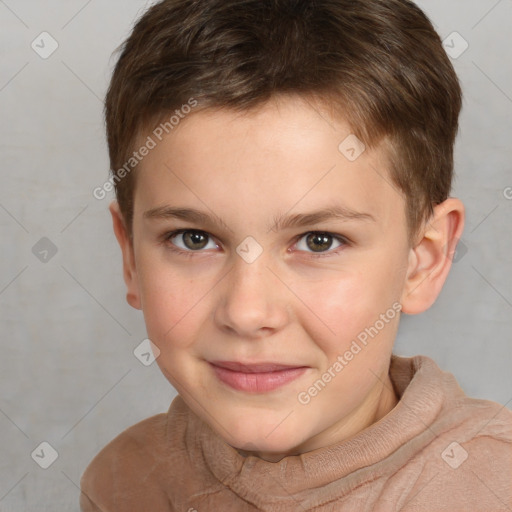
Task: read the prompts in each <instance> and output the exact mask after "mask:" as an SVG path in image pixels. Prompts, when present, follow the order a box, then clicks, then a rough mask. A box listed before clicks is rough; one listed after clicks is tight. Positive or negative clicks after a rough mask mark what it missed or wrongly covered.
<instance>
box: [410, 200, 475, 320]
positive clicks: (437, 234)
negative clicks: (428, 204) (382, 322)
mask: <svg viewBox="0 0 512 512" xmlns="http://www.w3.org/2000/svg"><path fill="white" fill-rule="evenodd" d="M464 216H465V213H464V205H463V204H462V201H460V200H459V199H456V198H449V199H447V200H446V201H444V202H443V203H441V204H438V205H437V206H436V207H435V208H434V214H433V215H432V217H431V219H430V221H429V222H428V223H426V225H425V227H424V228H423V230H422V231H423V233H422V235H421V238H420V240H419V242H418V243H417V245H416V246H415V247H414V248H412V249H411V250H410V253H409V264H408V268H407V276H406V280H405V283H404V289H403V292H402V298H401V303H402V312H403V313H407V314H410V315H415V314H418V313H422V312H423V311H426V310H427V309H428V308H430V306H432V304H433V303H434V302H435V301H436V299H437V297H438V295H439V293H440V292H441V289H442V288H443V285H444V283H445V281H446V278H447V277H448V272H449V271H450V268H451V266H452V260H453V256H454V254H455V249H456V247H457V243H458V241H459V239H460V237H461V235H462V231H463V230H464Z"/></svg>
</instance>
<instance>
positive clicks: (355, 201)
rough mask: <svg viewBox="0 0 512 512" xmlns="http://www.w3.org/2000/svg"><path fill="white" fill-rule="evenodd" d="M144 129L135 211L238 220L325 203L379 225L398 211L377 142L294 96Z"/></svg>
mask: <svg viewBox="0 0 512 512" xmlns="http://www.w3.org/2000/svg"><path fill="white" fill-rule="evenodd" d="M150 136H152V138H153V139H154V141H155V143H156V146H155V147H154V149H152V150H151V151H150V153H149V154H148V155H147V156H146V157H145V158H144V160H143V161H142V162H141V163H140V164H139V165H138V167H137V170H136V172H137V186H136V192H135V215H137V214H139V215H140V214H142V213H143V212H144V211H147V209H151V208H158V207H162V206H165V205H172V206H191V205H194V206H195V207H201V208H202V209H203V210H208V209H209V210H211V211H213V212H215V214H218V216H219V217H222V218H224V217H227V218H229V219H230V222H234V223H237V222H241V221H242V220H243V222H244V223H245V225H247V223H253V224H254V225H256V224H257V223H258V222H260V221H264V222H266V225H268V222H269V220H271V219H272V218H276V216H279V214H281V213H283V212H290V213H299V212H302V211H311V210H314V209H316V208H318V207H321V206H326V205H329V206H335V205H342V206H343V207H345V208H347V209H351V210H354V211H360V212H365V213H368V214H370V215H372V216H374V217H375V218H376V219H377V221H378V223H381V224H389V223H390V222H391V221H392V219H393V218H394V219H395V221H396V219H397V215H400V214H402V215H403V210H404V204H403V199H402V197H401V195H400V194H399V193H398V192H397V190H396V188H395V187H394V185H393V184H392V182H391V180H390V178H389V173H388V162H387V155H386V154H385V152H384V150H383V149H381V148H377V149H372V150H370V149H364V148H363V147H362V146H361V145H360V141H359V142H358V140H357V138H356V137H355V135H353V134H352V133H351V130H350V127H349V126H348V124H347V123H345V122H344V121H343V120H342V119H333V118H332V117H331V116H330V115H328V114H327V112H326V111H325V110H321V109H320V108H319V107H318V105H313V104H310V103H308V102H307V101H303V100H301V99H298V98H287V99H281V100H279V101H272V102H268V103H267V104H265V105H263V106H261V107H259V108H257V109H254V110H251V111H246V112H242V113H240V112H235V111H233V110H228V109H215V110H203V111H197V112H194V113H192V114H189V115H188V117H185V118H184V119H182V120H181V121H180V123H179V125H178V126H175V127H173V129H172V130H170V131H169V133H168V134H165V135H164V136H163V137H161V138H162V140H158V138H156V137H155V136H154V135H150ZM361 151H362V152H361ZM358 155H359V156H358Z"/></svg>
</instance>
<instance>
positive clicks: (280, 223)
mask: <svg viewBox="0 0 512 512" xmlns="http://www.w3.org/2000/svg"><path fill="white" fill-rule="evenodd" d="M143 217H144V218H146V219H162V220H165V219H181V220H184V221H188V222H192V223H194V224H207V225H216V224H219V225H223V226H226V225H227V224H226V223H225V222H224V221H223V220H222V219H221V218H220V217H218V216H217V215H215V214H212V215H210V214H207V213H204V212H202V211H200V210H196V209H194V208H179V207H173V206H159V207H157V208H152V209H150V210H147V211H145V212H144V214H143ZM330 220H338V221H353V220H358V221H370V222H377V220H376V219H375V217H374V216H373V215H371V214H370V213H365V212H358V211H355V210H352V209H350V208H347V207H345V206H341V205H334V206H331V207H329V208H323V209H321V210H317V211H314V212H307V213H297V214H294V215H286V214H282V215H279V216H277V217H274V223H273V225H271V226H267V227H268V230H269V231H270V230H274V231H275V230H277V231H279V230H284V229H290V228H298V227H305V226H310V225H313V224H318V223H320V222H326V221H330Z"/></svg>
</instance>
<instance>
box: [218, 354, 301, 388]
mask: <svg viewBox="0 0 512 512" xmlns="http://www.w3.org/2000/svg"><path fill="white" fill-rule="evenodd" d="M209 364H210V366H211V367H212V369H213V371H214V373H215V375H216V376H217V378H218V379H219V380H220V381H221V382H223V383H224V384H226V385H228V386H230V387H231V388H233V389H236V390H238V391H245V392H249V393H266V392H269V391H273V390H275V389H278V388H280V387H282V386H284V385H285V384H288V383H289V382H291V381H293V380H295V379H297V378H299V377H300V376H301V375H302V374H303V373H304V372H305V371H306V370H307V369H308V368H309V367H308V366H293V365H283V364H279V363H273V362H271V363H254V364H244V363H240V362H235V361H210V362H209Z"/></svg>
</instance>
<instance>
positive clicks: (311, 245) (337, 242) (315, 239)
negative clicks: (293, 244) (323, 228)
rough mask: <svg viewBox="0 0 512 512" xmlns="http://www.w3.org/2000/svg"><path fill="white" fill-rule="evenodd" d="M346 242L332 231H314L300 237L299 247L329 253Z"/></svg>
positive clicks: (308, 250) (306, 250)
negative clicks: (331, 232) (332, 233)
mask: <svg viewBox="0 0 512 512" xmlns="http://www.w3.org/2000/svg"><path fill="white" fill-rule="evenodd" d="M344 243H345V242H344V241H343V239H342V238H340V237H338V236H334V235H331V234H330V233H322V232H312V233H308V234H306V235H304V236H302V237H301V238H300V239H299V241H298V242H297V249H299V250H300V251H304V252H309V253H311V252H313V253H324V252H325V253H327V252H331V251H332V250H333V249H337V248H338V247H340V246H342V245H344Z"/></svg>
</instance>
